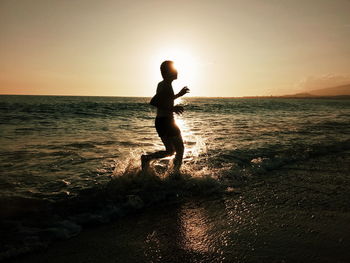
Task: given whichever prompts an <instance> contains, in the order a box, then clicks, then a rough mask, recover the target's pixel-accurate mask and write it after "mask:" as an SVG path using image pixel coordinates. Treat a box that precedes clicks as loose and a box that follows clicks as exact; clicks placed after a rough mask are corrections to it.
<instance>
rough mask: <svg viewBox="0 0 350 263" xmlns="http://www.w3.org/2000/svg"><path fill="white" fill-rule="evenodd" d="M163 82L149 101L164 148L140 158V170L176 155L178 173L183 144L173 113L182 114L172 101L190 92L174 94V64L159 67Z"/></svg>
mask: <svg viewBox="0 0 350 263" xmlns="http://www.w3.org/2000/svg"><path fill="white" fill-rule="evenodd" d="M160 71H161V73H162V77H163V81H161V82H159V84H158V87H157V93H156V95H155V96H154V97H153V98H152V99H151V101H150V104H151V105H152V106H155V107H156V108H157V117H156V120H155V126H156V130H157V133H158V135H159V137H160V138H161V139H162V142H163V144H164V146H165V151H158V152H155V153H151V154H148V155H142V156H141V166H142V170H145V169H147V167H148V165H149V162H150V161H151V160H154V159H159V158H164V157H167V156H171V155H173V154H174V153H176V155H175V158H174V171H176V172H178V171H179V170H180V167H181V164H182V157H183V154H184V144H183V141H182V137H181V131H180V129H179V127H178V126H177V125H176V123H175V119H174V114H173V113H174V112H175V113H176V114H182V113H183V112H184V108H183V107H182V106H179V105H176V106H174V100H175V99H177V98H179V97H181V96H183V95H185V94H186V93H188V92H189V91H190V90H189V89H188V88H187V87H184V88H182V89H181V91H180V92H179V93H178V94H176V95H175V94H174V90H173V87H172V85H171V83H172V82H173V80H175V79H177V70H176V69H175V67H174V62H173V61H169V60H166V61H164V62H163V63H162V64H161V66H160Z"/></svg>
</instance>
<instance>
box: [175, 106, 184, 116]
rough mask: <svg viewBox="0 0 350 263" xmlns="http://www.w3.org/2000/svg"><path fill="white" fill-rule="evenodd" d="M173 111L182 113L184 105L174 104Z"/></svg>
mask: <svg viewBox="0 0 350 263" xmlns="http://www.w3.org/2000/svg"><path fill="white" fill-rule="evenodd" d="M174 112H175V113H176V114H179V115H180V114H182V113H183V112H184V107H182V106H180V105H176V106H174Z"/></svg>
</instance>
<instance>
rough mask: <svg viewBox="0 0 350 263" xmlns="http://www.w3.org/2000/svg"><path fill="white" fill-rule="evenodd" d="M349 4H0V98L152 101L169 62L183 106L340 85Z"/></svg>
mask: <svg viewBox="0 0 350 263" xmlns="http://www.w3.org/2000/svg"><path fill="white" fill-rule="evenodd" d="M349 13H350V2H349V1H345V0H336V1H327V0H320V1H317V3H316V2H314V1H307V2H295V1H292V0H287V1H273V0H268V1H260V0H252V1H243V0H235V1H220V2H215V1H214V2H213V1H209V0H205V1H176V2H174V1H157V0H152V1H107V0H103V1H98V2H96V1H82V0H78V1H74V2H72V1H49V2H48V1H44V0H36V1H20V2H19V1H10V0H4V1H1V2H0V17H1V23H0V33H1V36H2V41H1V42H0V57H1V59H0V94H44V95H45V94H46V95H49V94H51V95H54V94H56V95H94V96H152V94H153V93H154V91H155V88H156V85H157V83H158V82H159V81H160V80H161V76H160V72H159V65H160V63H161V61H163V60H165V59H171V60H173V61H174V62H175V63H176V65H177V67H178V69H179V77H178V80H176V81H175V82H174V89H175V91H177V89H179V88H181V87H182V86H185V85H186V86H188V87H189V88H190V89H191V94H190V95H191V96H215V97H225V96H255V95H282V94H291V93H296V92H305V91H308V90H311V89H316V88H325V87H329V86H332V85H341V84H348V83H350V70H349V69H350V57H349V56H350V55H349V54H350V34H349V28H350V27H349V25H350V16H349Z"/></svg>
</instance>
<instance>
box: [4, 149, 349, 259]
mask: <svg viewBox="0 0 350 263" xmlns="http://www.w3.org/2000/svg"><path fill="white" fill-rule="evenodd" d="M231 190H232V191H230V192H228V193H226V194H225V195H224V196H223V197H217V196H216V197H215V196H212V197H208V198H207V199H196V200H188V201H186V202H183V203H179V204H173V205H167V206H166V205H164V206H162V207H157V208H152V209H149V208H148V209H146V210H144V211H141V212H139V213H137V214H133V215H129V216H127V217H124V218H121V219H120V220H118V221H116V222H114V223H112V224H108V225H103V226H100V227H95V228H92V229H87V230H84V231H83V232H82V233H81V234H80V235H79V236H77V237H75V238H72V239H70V240H66V241H62V242H56V243H54V244H53V245H51V246H50V247H49V248H48V249H47V250H45V251H41V252H36V253H32V254H29V255H23V256H21V257H19V258H16V259H13V260H11V261H10V262H18V263H19V262H33V263H34V262H50V263H51V262H52V263H54V262H74V263H78V262H106V263H108V262H123V263H125V262H350V250H349V248H350V224H349V223H350V151H348V152H342V153H337V154H332V155H326V156H320V157H315V158H312V159H309V160H307V161H303V162H298V163H294V164H290V165H287V166H284V167H283V168H282V169H279V170H276V171H270V172H268V173H267V174H265V175H262V176H260V177H259V178H251V179H250V180H249V181H248V182H247V183H246V184H244V185H241V186H240V187H238V185H237V186H236V187H233V189H231Z"/></svg>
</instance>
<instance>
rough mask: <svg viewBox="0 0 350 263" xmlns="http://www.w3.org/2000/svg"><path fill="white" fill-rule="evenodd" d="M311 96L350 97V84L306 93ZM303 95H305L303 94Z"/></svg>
mask: <svg viewBox="0 0 350 263" xmlns="http://www.w3.org/2000/svg"><path fill="white" fill-rule="evenodd" d="M307 93H308V94H310V95H313V96H339V95H350V84H347V85H342V86H336V87H330V88H325V89H315V90H311V91H309V92H307ZM304 94H305V93H304Z"/></svg>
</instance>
